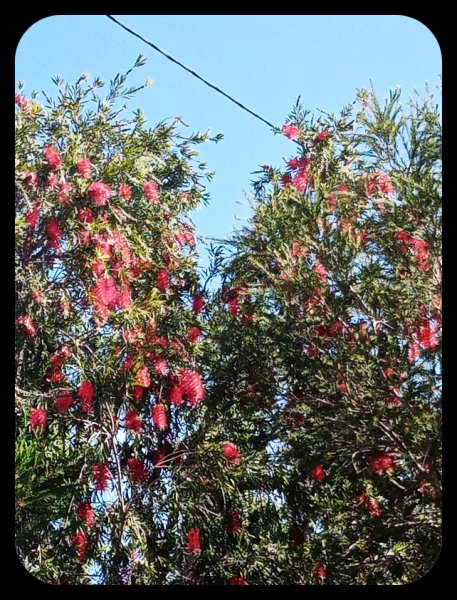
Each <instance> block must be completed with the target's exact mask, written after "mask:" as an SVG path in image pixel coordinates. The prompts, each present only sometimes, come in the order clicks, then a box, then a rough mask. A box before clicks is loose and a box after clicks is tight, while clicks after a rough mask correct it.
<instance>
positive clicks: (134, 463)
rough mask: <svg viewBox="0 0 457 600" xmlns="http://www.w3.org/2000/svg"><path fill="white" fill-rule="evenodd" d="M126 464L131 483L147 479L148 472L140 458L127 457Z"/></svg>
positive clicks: (142, 481)
mask: <svg viewBox="0 0 457 600" xmlns="http://www.w3.org/2000/svg"><path fill="white" fill-rule="evenodd" d="M127 465H128V469H129V475H130V479H131V480H132V481H133V483H144V482H145V481H147V479H148V476H149V472H148V470H147V468H146V467H145V466H144V464H143V463H142V462H141V460H138V458H135V457H133V456H132V457H131V458H128V459H127Z"/></svg>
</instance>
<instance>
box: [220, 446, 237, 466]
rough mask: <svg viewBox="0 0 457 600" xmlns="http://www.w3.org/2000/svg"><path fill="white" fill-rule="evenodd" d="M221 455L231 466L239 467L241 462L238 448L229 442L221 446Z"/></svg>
mask: <svg viewBox="0 0 457 600" xmlns="http://www.w3.org/2000/svg"><path fill="white" fill-rule="evenodd" d="M222 454H223V455H224V458H225V459H226V460H227V461H228V462H229V463H232V464H233V465H239V464H240V462H241V456H240V453H239V451H238V448H237V447H236V446H235V444H232V443H231V442H226V443H225V444H222Z"/></svg>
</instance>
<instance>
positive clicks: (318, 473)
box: [309, 465, 325, 481]
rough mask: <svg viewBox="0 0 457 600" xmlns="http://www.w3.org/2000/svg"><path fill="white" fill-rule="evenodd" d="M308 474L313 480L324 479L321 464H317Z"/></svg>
mask: <svg viewBox="0 0 457 600" xmlns="http://www.w3.org/2000/svg"><path fill="white" fill-rule="evenodd" d="M309 475H310V477H311V478H312V479H314V481H323V480H324V479H325V471H324V469H323V468H322V465H317V467H315V468H314V469H313V470H312V471H311V473H310V474H309Z"/></svg>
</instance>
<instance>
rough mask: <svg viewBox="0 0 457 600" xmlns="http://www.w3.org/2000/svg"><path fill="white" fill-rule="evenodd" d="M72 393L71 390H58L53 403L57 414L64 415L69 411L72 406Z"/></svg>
mask: <svg viewBox="0 0 457 600" xmlns="http://www.w3.org/2000/svg"><path fill="white" fill-rule="evenodd" d="M73 400H74V397H73V392H72V391H71V390H60V392H58V395H57V398H56V399H55V401H54V406H55V409H56V411H57V412H59V413H60V414H65V413H66V412H68V411H69V410H70V407H71V405H72V404H73Z"/></svg>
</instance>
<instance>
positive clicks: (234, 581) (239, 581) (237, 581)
mask: <svg viewBox="0 0 457 600" xmlns="http://www.w3.org/2000/svg"><path fill="white" fill-rule="evenodd" d="M247 584H248V582H247V581H246V578H245V577H243V575H238V576H235V577H230V579H229V585H247Z"/></svg>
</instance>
